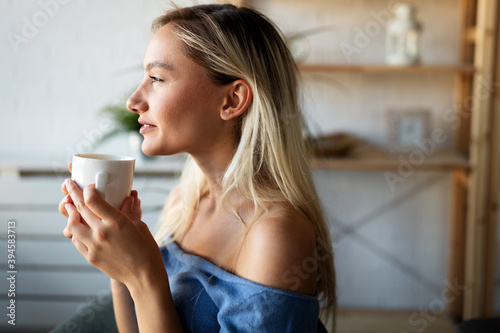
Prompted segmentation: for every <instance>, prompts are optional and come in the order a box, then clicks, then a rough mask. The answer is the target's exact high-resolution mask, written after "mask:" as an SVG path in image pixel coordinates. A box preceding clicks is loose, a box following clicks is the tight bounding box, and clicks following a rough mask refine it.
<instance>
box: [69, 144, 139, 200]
mask: <svg viewBox="0 0 500 333" xmlns="http://www.w3.org/2000/svg"><path fill="white" fill-rule="evenodd" d="M134 166H135V160H134V159H133V158H132V157H126V156H118V155H106V154H75V155H73V165H72V172H71V179H73V180H74V181H75V182H76V183H77V184H78V186H79V187H80V188H81V189H83V188H85V186H87V185H89V184H95V186H96V189H97V191H98V192H99V194H101V196H102V197H103V198H104V199H105V200H106V201H107V202H108V203H109V204H110V205H111V206H113V207H115V208H118V209H119V208H120V207H121V205H122V203H123V201H124V200H125V199H126V198H127V197H128V196H129V195H130V191H131V190H132V182H133V180H134Z"/></svg>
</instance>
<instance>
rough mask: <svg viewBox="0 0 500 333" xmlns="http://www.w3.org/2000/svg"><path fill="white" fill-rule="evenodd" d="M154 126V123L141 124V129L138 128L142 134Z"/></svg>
mask: <svg viewBox="0 0 500 333" xmlns="http://www.w3.org/2000/svg"><path fill="white" fill-rule="evenodd" d="M155 128H156V126H154V125H142V127H141V129H140V130H139V133H141V134H144V133H147V132H149V131H151V130H154V129H155Z"/></svg>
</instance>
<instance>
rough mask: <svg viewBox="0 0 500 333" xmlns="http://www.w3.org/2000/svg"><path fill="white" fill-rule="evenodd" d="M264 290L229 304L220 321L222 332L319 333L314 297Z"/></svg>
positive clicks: (316, 301)
mask: <svg viewBox="0 0 500 333" xmlns="http://www.w3.org/2000/svg"><path fill="white" fill-rule="evenodd" d="M300 296H303V295H290V294H287V293H277V292H273V291H262V292H260V293H257V294H254V295H252V296H250V297H248V298H244V299H239V300H233V301H231V302H229V301H228V302H227V303H226V304H224V306H223V307H221V308H220V311H219V314H218V316H217V319H218V321H219V325H220V326H221V330H220V332H224V333H227V332H245V333H246V332H248V333H250V332H252V333H253V332H259V333H260V332H262V333H267V332H269V333H277V332H286V333H295V332H297V333H307V332H316V330H317V325H318V317H319V303H318V300H317V299H316V298H315V297H311V296H305V295H304V296H303V297H300Z"/></svg>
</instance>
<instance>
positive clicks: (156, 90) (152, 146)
mask: <svg viewBox="0 0 500 333" xmlns="http://www.w3.org/2000/svg"><path fill="white" fill-rule="evenodd" d="M224 101H225V95H224V87H223V86H217V85H215V84H214V83H212V81H210V79H209V77H208V74H207V71H206V69H205V68H204V67H202V66H201V65H199V64H197V63H196V62H194V61H193V60H192V59H190V58H188V57H187V56H186V55H185V52H184V45H183V43H182V42H181V41H180V40H179V38H178V37H176V36H175V35H174V33H173V31H172V27H171V25H170V24H167V25H165V26H163V27H162V28H161V29H160V30H158V31H157V32H156V33H155V34H154V35H153V37H152V38H151V41H150V43H149V45H148V48H147V51H146V55H145V58H144V78H143V81H142V83H141V84H140V85H139V87H138V88H137V90H136V91H135V92H134V94H133V95H132V96H130V98H129V99H128V101H127V108H128V109H129V110H130V111H132V112H136V113H138V114H139V116H140V117H139V122H140V123H141V124H143V126H142V128H141V134H143V136H144V142H143V145H142V150H143V151H144V153H146V154H148V155H171V154H175V153H180V152H188V153H196V152H199V151H203V152H205V151H207V149H209V148H210V147H212V146H213V145H214V144H215V143H216V142H219V141H218V140H219V139H221V138H220V136H221V135H223V133H225V132H224V131H222V126H223V123H224V121H223V120H222V119H221V117H220V110H221V109H222V107H223V105H224ZM222 139H223V140H224V138H222ZM225 139H226V140H225V141H227V138H225Z"/></svg>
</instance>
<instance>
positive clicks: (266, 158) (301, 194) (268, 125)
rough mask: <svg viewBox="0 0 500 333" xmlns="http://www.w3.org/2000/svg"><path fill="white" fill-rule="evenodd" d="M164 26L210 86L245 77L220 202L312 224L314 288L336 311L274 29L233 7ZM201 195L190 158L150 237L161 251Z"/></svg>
mask: <svg viewBox="0 0 500 333" xmlns="http://www.w3.org/2000/svg"><path fill="white" fill-rule="evenodd" d="M166 24H170V26H171V27H172V29H173V31H174V34H175V35H176V36H177V37H178V38H179V39H180V40H181V41H182V42H183V43H184V45H185V52H186V55H187V56H188V57H189V58H191V59H193V60H194V61H196V62H197V63H198V64H200V65H202V66H203V67H205V68H206V69H207V71H208V73H209V77H210V78H211V80H212V81H213V82H214V83H215V84H219V85H224V84H228V83H231V82H233V81H235V80H237V79H243V80H245V81H246V82H247V83H248V84H249V85H250V86H251V89H252V93H253V100H252V102H251V104H250V106H249V107H248V109H247V110H246V112H244V113H243V114H242V115H241V116H240V118H239V121H238V123H237V126H236V128H235V136H236V138H237V140H238V146H237V149H236V151H235V153H234V156H233V159H232V161H231V163H230V164H229V166H228V167H227V170H226V172H225V175H224V177H223V179H222V193H223V201H224V202H226V201H227V200H228V199H229V198H228V196H227V194H228V193H229V192H230V191H231V190H237V191H238V192H239V193H240V194H241V195H243V196H244V197H245V198H247V199H249V200H252V201H253V203H254V205H255V207H262V208H264V205H265V204H266V203H273V202H274V203H275V202H280V203H286V204H289V205H291V206H293V207H294V208H295V209H296V210H297V211H298V212H300V213H302V214H304V215H305V216H306V217H307V218H308V219H309V220H310V221H311V222H312V223H313V225H314V227H315V231H316V237H317V241H316V244H317V245H316V250H317V253H316V254H315V256H317V257H316V259H317V260H318V284H317V288H318V291H319V292H320V296H321V297H320V298H321V301H322V305H323V307H324V308H325V309H328V310H329V311H327V313H329V314H332V313H334V311H335V306H336V285H335V270H334V265H333V251H332V247H331V240H330V236H329V232H328V227H327V224H326V221H325V218H324V215H323V211H322V209H321V206H320V203H319V199H318V197H317V193H316V189H315V187H314V183H313V180H312V176H311V171H310V167H309V156H308V150H307V149H306V147H305V144H304V140H303V136H302V126H301V117H300V112H299V107H298V87H297V68H296V66H295V63H294V61H293V58H292V57H291V55H290V52H289V50H288V48H287V47H286V44H285V42H284V39H283V36H282V35H281V33H280V32H279V29H278V28H277V27H275V26H274V25H273V24H272V23H271V22H270V21H269V20H268V19H267V18H265V17H264V16H263V15H262V14H260V13H258V12H257V11H255V10H253V9H249V8H245V7H235V6H233V5H199V6H194V7H186V8H176V9H174V10H172V11H169V12H167V13H166V14H164V15H162V16H160V17H159V18H157V19H156V20H155V21H154V23H153V25H152V30H153V31H157V30H159V29H160V28H161V27H163V26H164V25H166ZM206 190H207V182H206V179H205V176H204V175H203V173H202V172H201V170H200V169H199V167H198V166H197V164H196V163H195V162H194V160H192V159H189V160H188V161H187V163H186V166H185V167H184V170H183V172H182V175H181V177H180V181H179V185H178V186H177V188H176V191H177V192H178V196H179V200H178V201H177V203H176V204H174V205H170V207H169V209H168V210H164V212H163V213H162V216H161V223H160V228H159V230H158V232H157V234H156V239H157V241H158V243H159V244H160V245H164V244H167V243H168V242H169V241H168V240H170V241H174V240H175V239H176V236H178V235H182V234H183V233H184V232H185V231H186V230H187V229H188V228H189V226H190V223H191V221H192V219H193V217H194V215H195V213H196V210H197V207H198V204H199V201H200V197H201V196H202V195H203V194H204V193H205V192H206ZM228 206H229V205H228ZM250 226H251V224H249V227H250ZM318 258H319V259H318Z"/></svg>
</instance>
